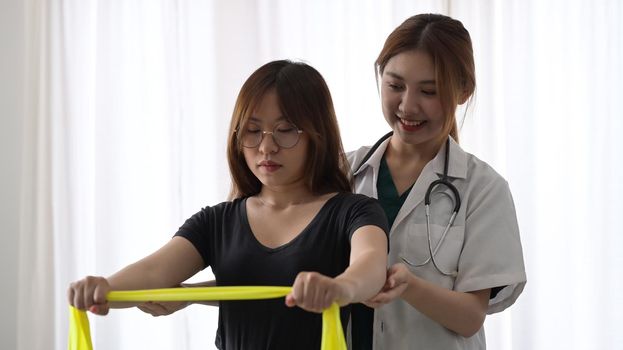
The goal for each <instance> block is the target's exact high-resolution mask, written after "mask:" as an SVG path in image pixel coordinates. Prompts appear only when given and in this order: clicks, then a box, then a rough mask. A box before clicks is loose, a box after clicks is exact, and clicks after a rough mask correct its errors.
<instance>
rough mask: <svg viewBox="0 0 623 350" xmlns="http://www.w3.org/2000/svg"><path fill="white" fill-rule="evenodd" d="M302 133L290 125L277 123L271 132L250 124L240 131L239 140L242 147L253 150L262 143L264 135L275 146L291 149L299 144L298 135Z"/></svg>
mask: <svg viewBox="0 0 623 350" xmlns="http://www.w3.org/2000/svg"><path fill="white" fill-rule="evenodd" d="M302 133H303V130H299V128H297V127H296V125H294V124H292V123H279V124H277V125H275V127H274V128H273V131H264V130H262V129H261V128H260V127H259V126H257V125H254V124H250V125H247V126H246V127H245V128H243V129H242V130H240V138H241V141H242V145H243V146H244V147H247V148H255V147H258V146H259V145H260V144H261V143H262V140H263V139H264V135H266V134H270V135H271V136H272V137H273V141H274V142H275V143H276V144H277V146H279V147H281V148H292V147H294V146H296V144H297V143H298V142H299V138H300V136H299V135H300V134H302Z"/></svg>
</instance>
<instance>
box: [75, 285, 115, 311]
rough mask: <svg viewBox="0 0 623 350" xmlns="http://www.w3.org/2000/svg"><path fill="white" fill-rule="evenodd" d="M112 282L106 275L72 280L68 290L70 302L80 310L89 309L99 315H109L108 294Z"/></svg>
mask: <svg viewBox="0 0 623 350" xmlns="http://www.w3.org/2000/svg"><path fill="white" fill-rule="evenodd" d="M109 291H110V284H108V280H106V279H105V278H104V277H97V276H87V277H85V278H83V279H81V280H79V281H75V282H72V283H71V284H70V285H69V289H68V290H67V298H68V299H69V304H71V305H72V306H73V307H75V308H77V309H80V310H89V311H91V312H92V313H94V314H97V315H107V314H108V310H109V309H110V307H109V305H108V301H107V300H106V295H107V294H108V292H109Z"/></svg>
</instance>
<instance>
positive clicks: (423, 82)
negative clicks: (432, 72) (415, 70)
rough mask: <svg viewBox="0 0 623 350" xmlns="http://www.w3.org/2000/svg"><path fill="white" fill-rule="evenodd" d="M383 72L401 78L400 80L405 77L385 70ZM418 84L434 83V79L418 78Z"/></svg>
mask: <svg viewBox="0 0 623 350" xmlns="http://www.w3.org/2000/svg"><path fill="white" fill-rule="evenodd" d="M384 74H387V75H389V76H391V77H392V78H394V79H398V80H402V81H404V80H405V78H403V77H402V75H400V74H398V73H394V72H388V71H385V73H384ZM418 84H421V85H429V84H432V85H435V79H430V80H420V81H418Z"/></svg>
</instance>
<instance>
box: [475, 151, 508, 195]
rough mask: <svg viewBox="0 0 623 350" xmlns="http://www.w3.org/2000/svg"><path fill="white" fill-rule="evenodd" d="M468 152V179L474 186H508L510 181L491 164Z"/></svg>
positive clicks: (482, 187)
mask: <svg viewBox="0 0 623 350" xmlns="http://www.w3.org/2000/svg"><path fill="white" fill-rule="evenodd" d="M465 154H466V157H465V159H466V162H467V179H469V180H468V182H469V183H470V187H473V188H481V189H484V188H508V182H507V181H506V179H505V178H504V177H503V176H502V175H500V174H499V173H498V172H497V171H496V170H495V169H494V168H493V167H492V166H491V165H489V164H488V163H487V162H485V161H483V160H481V159H480V158H478V157H476V156H475V155H473V154H471V153H467V152H466V153H465Z"/></svg>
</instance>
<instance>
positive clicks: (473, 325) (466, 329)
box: [457, 313, 486, 338]
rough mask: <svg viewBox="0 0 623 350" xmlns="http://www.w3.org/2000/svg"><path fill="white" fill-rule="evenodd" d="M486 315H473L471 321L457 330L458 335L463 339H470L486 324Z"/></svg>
mask: <svg viewBox="0 0 623 350" xmlns="http://www.w3.org/2000/svg"><path fill="white" fill-rule="evenodd" d="M485 317H486V314H485V313H478V314H475V315H473V317H471V319H470V320H467V321H466V322H464V323H463V327H461V329H458V330H457V334H459V335H460V336H462V337H465V338H469V337H472V336H473V335H475V334H476V333H478V332H479V331H480V329H481V328H482V326H483V324H484V323H485Z"/></svg>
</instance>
